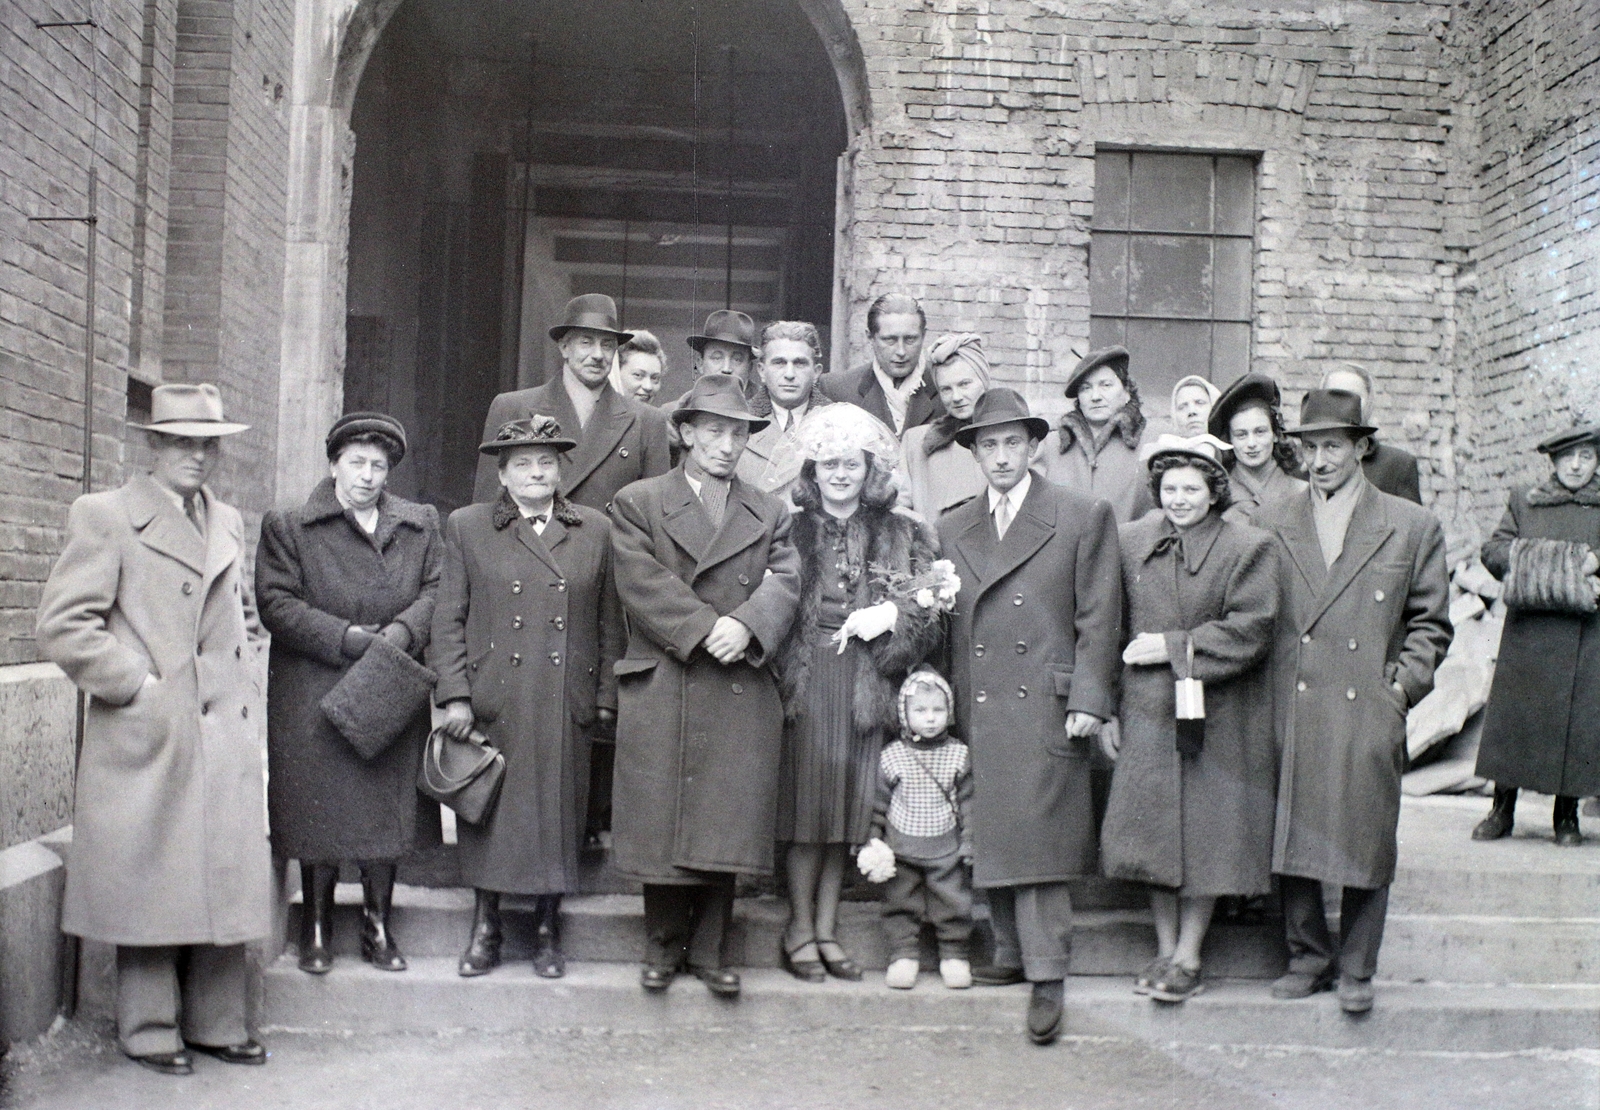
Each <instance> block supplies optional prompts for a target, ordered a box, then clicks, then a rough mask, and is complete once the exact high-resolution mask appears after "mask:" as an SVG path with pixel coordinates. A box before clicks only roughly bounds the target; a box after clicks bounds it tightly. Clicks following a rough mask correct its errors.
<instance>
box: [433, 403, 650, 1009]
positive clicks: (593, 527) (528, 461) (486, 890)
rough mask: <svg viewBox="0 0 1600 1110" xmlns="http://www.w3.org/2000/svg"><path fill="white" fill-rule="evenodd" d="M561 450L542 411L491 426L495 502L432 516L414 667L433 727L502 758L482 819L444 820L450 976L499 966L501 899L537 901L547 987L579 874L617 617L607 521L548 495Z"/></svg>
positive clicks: (608, 715)
mask: <svg viewBox="0 0 1600 1110" xmlns="http://www.w3.org/2000/svg"><path fill="white" fill-rule="evenodd" d="M572 448H573V441H572V440H570V439H567V438H565V437H564V436H563V435H562V433H561V426H560V425H559V424H558V423H557V422H556V421H555V420H554V419H552V418H551V417H548V416H539V415H534V416H532V417H530V418H528V419H526V420H515V421H512V422H510V423H507V424H505V425H503V426H502V427H501V428H500V431H499V432H498V434H497V435H496V436H495V438H494V439H492V440H490V441H489V442H488V443H485V444H483V445H482V446H481V447H480V448H479V450H480V451H482V452H483V453H484V454H488V455H497V456H498V457H499V469H498V475H499V479H500V487H501V488H500V497H499V499H498V500H495V501H492V502H484V503H480V504H477V505H468V506H467V507H466V508H463V509H457V510H456V511H455V512H453V513H451V514H450V519H449V520H448V521H446V522H445V560H444V577H443V580H442V581H441V583H440V586H439V605H438V608H437V609H436V611H435V613H434V619H433V644H432V646H431V648H430V649H429V653H428V661H429V663H430V665H431V666H432V667H433V669H434V670H435V671H437V672H438V674H439V683H438V686H437V687H436V688H435V690H434V700H435V701H436V702H437V703H438V704H439V705H440V706H442V707H443V708H444V711H445V720H444V723H443V725H442V726H441V727H443V728H445V729H446V730H447V731H449V732H450V733H451V734H453V735H456V736H464V735H466V734H467V733H468V732H469V731H470V730H471V729H472V728H473V727H474V725H476V726H477V727H478V728H481V729H482V730H483V732H484V733H485V734H486V735H487V736H488V738H489V741H490V742H491V743H492V744H493V745H494V746H495V747H496V748H498V749H499V750H500V751H501V753H502V754H503V755H504V756H505V761H506V769H505V779H504V781H503V782H502V784H501V787H500V798H499V801H498V802H497V803H496V804H495V808H494V809H493V810H492V811H491V812H490V814H489V816H488V817H487V818H486V819H485V821H484V823H483V824H482V825H481V826H478V825H470V824H468V823H466V822H465V821H463V822H461V823H460V824H459V825H458V826H457V836H458V837H459V843H460V846H461V875H462V878H463V879H465V880H466V881H467V882H468V883H469V884H470V885H471V886H472V887H473V888H474V890H475V891H476V908H475V911H474V914H473V924H472V935H471V938H470V939H469V941H468V943H467V950H466V952H465V953H464V954H463V955H462V957H461V962H460V965H459V967H458V968H457V970H458V971H459V972H460V973H461V974H462V975H464V976H473V975H484V974H487V973H488V972H489V971H490V970H491V969H493V968H494V967H495V966H497V965H498V964H499V963H500V946H501V941H502V939H503V934H502V931H501V927H500V895H501V894H502V893H511V894H532V895H537V896H538V898H537V901H536V903H535V917H536V920H535V922H534V927H535V929H536V935H537V940H536V947H535V951H534V957H533V969H534V971H535V972H536V973H537V974H539V975H541V976H543V977H545V978H547V979H556V978H560V977H561V976H562V975H563V974H565V971H566V963H565V960H564V958H563V957H562V954H561V933H560V924H561V922H560V913H561V895H562V894H564V893H566V892H568V891H570V890H573V889H574V888H575V886H576V883H577V877H578V846H579V843H580V840H581V838H582V836H583V829H584V807H585V803H586V800H587V797H588V783H589V744H590V738H591V735H592V734H593V733H594V732H595V731H600V730H604V731H607V732H610V731H612V730H613V729H614V728H615V725H616V719H617V718H616V707H617V684H616V676H615V675H614V674H613V673H612V669H611V664H612V663H613V662H615V661H616V659H617V658H618V656H619V655H620V654H621V651H622V610H621V608H620V606H619V604H618V602H617V593H616V587H615V585H614V584H613V582H612V579H611V522H610V521H609V520H607V519H606V517H605V515H604V514H602V513H600V512H597V511H596V510H594V509H590V508H586V507H585V506H582V505H575V504H573V503H572V502H570V501H568V500H567V499H566V498H565V497H562V496H561V494H560V493H559V492H558V487H559V484H560V480H561V460H560V452H562V451H570V450H572Z"/></svg>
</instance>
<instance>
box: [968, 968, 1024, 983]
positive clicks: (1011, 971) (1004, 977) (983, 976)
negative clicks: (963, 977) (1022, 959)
mask: <svg viewBox="0 0 1600 1110" xmlns="http://www.w3.org/2000/svg"><path fill="white" fill-rule="evenodd" d="M1021 982H1023V975H1022V969H1021V968H1020V967H995V966H994V965H992V964H990V965H986V966H984V967H975V968H973V969H972V985H973V986H975V987H1009V986H1012V985H1013V984H1016V983H1021Z"/></svg>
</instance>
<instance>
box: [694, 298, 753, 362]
mask: <svg viewBox="0 0 1600 1110" xmlns="http://www.w3.org/2000/svg"><path fill="white" fill-rule="evenodd" d="M712 341H716V342H718V343H732V344H733V345H734V346H735V347H748V348H750V357H751V358H760V357H761V348H759V347H757V346H756V322H755V321H754V320H752V319H750V317H748V316H746V315H745V314H744V313H742V312H737V311H735V310H733V309H731V308H719V309H717V310H716V311H715V312H713V313H712V314H711V315H710V316H707V317H706V326H705V334H704V335H691V336H690V337H689V340H688V342H689V346H691V347H693V348H694V349H695V350H696V351H697V352H704V351H705V349H706V344H707V343H710V342H712Z"/></svg>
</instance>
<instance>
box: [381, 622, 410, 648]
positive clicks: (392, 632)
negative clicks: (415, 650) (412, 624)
mask: <svg viewBox="0 0 1600 1110" xmlns="http://www.w3.org/2000/svg"><path fill="white" fill-rule="evenodd" d="M378 635H380V636H382V637H383V638H384V639H385V640H388V641H389V643H391V644H393V645H394V646H395V647H397V648H399V649H400V650H401V651H410V650H411V629H409V628H407V627H406V626H405V625H403V624H401V623H400V622H399V621H395V622H394V623H393V624H391V625H389V626H388V627H387V628H385V629H384V630H383V631H382V632H380V633H378Z"/></svg>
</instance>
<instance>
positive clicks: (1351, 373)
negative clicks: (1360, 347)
mask: <svg viewBox="0 0 1600 1110" xmlns="http://www.w3.org/2000/svg"><path fill="white" fill-rule="evenodd" d="M1320 388H1322V389H1342V390H1344V391H1345V392H1346V393H1354V394H1355V395H1356V396H1357V397H1360V398H1361V419H1362V420H1363V421H1368V420H1371V419H1372V396H1373V383H1372V375H1371V374H1370V373H1368V372H1367V368H1366V367H1365V366H1362V365H1361V364H1360V363H1357V362H1342V363H1340V364H1339V365H1338V366H1336V367H1334V368H1333V369H1332V370H1329V371H1328V372H1327V373H1326V374H1324V375H1322V382H1321V386H1320ZM1361 470H1362V472H1363V473H1364V474H1365V475H1366V476H1367V481H1369V482H1371V483H1372V484H1373V485H1375V486H1377V487H1378V488H1379V489H1380V490H1382V491H1383V492H1384V493H1388V494H1393V495H1394V496H1395V497H1403V498H1405V499H1406V500H1407V501H1412V502H1415V503H1416V504H1418V505H1420V504H1422V485H1421V482H1420V480H1419V479H1418V476H1417V457H1416V456H1415V455H1413V454H1412V453H1411V452H1410V451H1406V450H1403V449H1401V448H1399V447H1396V446H1394V445H1393V444H1389V443H1379V442H1378V438H1377V436H1376V435H1375V434H1374V435H1372V436H1369V437H1368V438H1367V449H1366V453H1365V454H1363V455H1362V456H1361Z"/></svg>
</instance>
